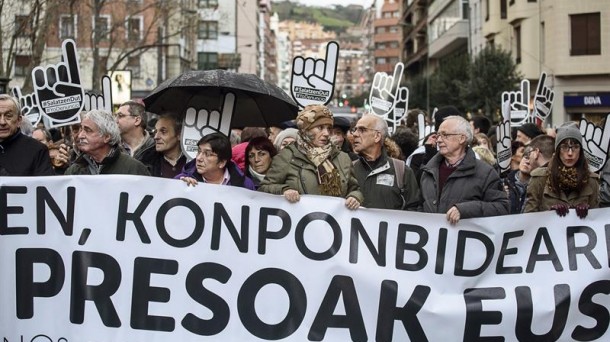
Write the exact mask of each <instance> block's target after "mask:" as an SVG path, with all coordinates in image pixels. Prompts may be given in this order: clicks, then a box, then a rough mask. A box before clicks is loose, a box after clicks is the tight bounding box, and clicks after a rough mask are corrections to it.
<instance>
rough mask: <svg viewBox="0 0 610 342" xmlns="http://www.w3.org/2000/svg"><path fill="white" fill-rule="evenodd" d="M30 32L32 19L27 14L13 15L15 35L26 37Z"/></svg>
mask: <svg viewBox="0 0 610 342" xmlns="http://www.w3.org/2000/svg"><path fill="white" fill-rule="evenodd" d="M30 34H32V20H30V17H29V16H27V15H16V16H15V36H17V37H27V36H29V35H30Z"/></svg>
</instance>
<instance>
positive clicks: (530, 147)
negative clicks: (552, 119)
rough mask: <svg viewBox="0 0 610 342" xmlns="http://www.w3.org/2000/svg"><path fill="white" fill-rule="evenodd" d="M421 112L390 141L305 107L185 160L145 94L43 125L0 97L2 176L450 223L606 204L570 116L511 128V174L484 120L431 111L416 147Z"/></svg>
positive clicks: (380, 127)
mask: <svg viewBox="0 0 610 342" xmlns="http://www.w3.org/2000/svg"><path fill="white" fill-rule="evenodd" d="M419 112H421V111H419V110H413V111H410V113H409V115H407V117H406V120H404V122H403V124H402V125H400V126H398V127H396V128H395V129H394V132H393V134H392V135H391V136H390V134H389V128H388V124H387V123H386V121H385V120H384V119H383V118H381V117H378V116H376V115H373V114H364V115H363V116H362V117H360V118H359V119H358V120H354V121H353V122H350V121H349V120H347V119H346V118H343V117H335V116H334V115H333V113H332V112H331V111H330V110H329V108H328V107H326V106H324V105H309V106H306V107H305V108H303V109H302V110H301V111H300V112H299V113H298V115H297V117H296V119H295V120H293V121H292V122H287V123H285V124H284V125H282V127H266V128H258V127H245V128H243V129H233V130H232V131H231V134H230V136H226V135H224V134H221V133H214V134H209V135H206V136H204V137H202V138H201V139H200V140H199V141H198V143H197V147H198V150H197V155H196V157H195V158H194V159H192V160H190V161H189V160H187V158H186V156H185V155H184V154H183V153H182V150H181V143H180V140H181V137H180V136H181V129H182V121H181V118H180V116H179V115H178V113H172V112H166V113H157V114H154V115H151V114H150V113H148V112H147V111H146V110H145V107H144V105H143V103H142V102H141V101H127V102H126V103H123V104H121V105H120V106H119V107H118V109H117V110H116V111H115V112H114V113H109V112H105V111H101V110H91V111H88V112H84V113H82V114H81V122H80V123H77V124H73V125H68V126H64V127H61V128H59V129H57V128H53V129H50V130H49V129H47V128H45V127H44V125H41V126H39V127H34V128H32V127H28V122H27V119H25V118H24V117H23V116H22V114H21V107H20V104H19V102H18V101H17V100H16V99H15V98H14V97H11V96H9V95H0V176H51V175H98V174H131V175H140V176H153V177H164V178H174V179H177V180H181V181H182V182H184V183H186V185H187V186H196V185H197V184H198V183H200V182H204V183H211V184H219V185H232V186H238V187H243V188H247V189H250V190H253V191H262V192H267V193H271V194H276V195H280V196H283V197H284V198H285V199H286V200H287V201H289V202H290V203H296V202H298V201H299V199H300V197H301V195H305V194H312V195H322V196H334V197H341V198H343V199H344V203H345V206H346V207H347V208H348V209H350V210H356V209H358V208H360V207H366V208H382V209H392V210H409V211H422V212H427V213H441V214H445V215H446V218H447V221H448V222H450V223H451V224H455V223H457V222H458V221H459V220H460V219H465V218H474V217H486V216H499V215H507V214H518V213H523V212H536V211H546V210H554V211H555V212H556V213H557V214H558V215H560V216H565V215H566V214H567V213H568V212H569V211H570V210H571V209H573V210H575V212H576V214H577V215H578V216H579V217H581V218H584V217H586V216H587V214H588V210H589V209H590V208H597V207H600V206H608V205H610V193H609V192H608V191H610V190H609V188H610V186H609V185H608V180H607V178H609V177H608V174H607V173H606V172H604V171H603V170H602V172H601V175H598V174H596V173H594V172H591V171H590V170H589V166H588V163H587V160H586V158H585V154H584V148H583V141H582V136H581V133H580V130H579V129H578V127H577V125H576V124H575V123H567V124H564V125H562V126H561V127H559V128H558V129H557V130H556V131H554V130H551V131H549V132H547V131H544V130H542V129H540V128H539V127H538V126H536V125H535V124H524V125H522V126H519V127H516V128H514V130H513V136H512V146H511V150H512V151H511V152H512V157H511V163H510V169H511V170H510V172H506V173H504V174H501V173H500V172H499V169H498V167H497V160H496V157H495V151H494V147H495V129H494V127H493V126H492V123H491V122H490V121H489V119H487V118H486V117H485V116H482V115H475V116H473V117H470V118H467V117H466V116H465V115H463V114H462V113H460V111H459V110H457V109H456V108H455V107H452V106H446V107H443V108H440V109H439V110H438V111H437V112H436V113H435V114H434V117H432V118H428V119H429V121H430V122H431V123H432V124H433V125H434V129H433V130H431V133H429V134H428V135H427V136H426V137H425V138H424V139H423V141H421V142H420V141H419V139H418V137H419V132H418V129H419V127H418V125H417V124H415V123H416V122H417V119H415V115H417V114H418V113H419ZM150 116H154V118H153V117H150ZM606 169H608V167H606V168H605V169H604V170H606Z"/></svg>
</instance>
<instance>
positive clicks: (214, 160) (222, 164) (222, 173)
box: [175, 133, 254, 190]
mask: <svg viewBox="0 0 610 342" xmlns="http://www.w3.org/2000/svg"><path fill="white" fill-rule="evenodd" d="M197 149H198V150H197V156H196V157H195V159H193V160H191V161H189V162H188V163H186V165H184V169H183V170H182V173H180V174H179V175H177V176H176V177H175V178H176V179H180V180H181V181H183V182H185V183H186V184H187V185H190V186H195V185H197V183H199V182H204V183H210V184H218V185H232V186H238V187H242V188H247V189H250V190H254V183H253V182H252V180H251V179H250V178H249V177H246V176H245V175H244V174H243V173H242V172H241V170H240V169H239V167H237V165H236V164H235V163H234V162H233V161H232V160H231V142H230V141H229V138H228V137H227V136H226V135H224V134H221V133H212V134H208V135H206V136H204V137H203V138H201V139H200V140H199V141H198V142H197Z"/></svg>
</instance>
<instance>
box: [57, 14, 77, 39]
mask: <svg viewBox="0 0 610 342" xmlns="http://www.w3.org/2000/svg"><path fill="white" fill-rule="evenodd" d="M75 28H76V16H71V15H62V16H61V17H60V18H59V39H62V40H63V39H67V38H76V30H75Z"/></svg>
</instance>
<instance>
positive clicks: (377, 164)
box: [352, 114, 420, 210]
mask: <svg viewBox="0 0 610 342" xmlns="http://www.w3.org/2000/svg"><path fill="white" fill-rule="evenodd" d="M352 135H353V136H354V144H353V146H354V151H355V152H356V153H358V160H357V161H355V162H354V173H355V175H356V178H357V179H358V184H360V191H362V194H363V195H364V202H363V203H362V205H363V206H364V207H367V208H381V209H396V210H417V209H418V206H419V197H420V195H419V185H418V184H417V180H416V179H415V173H413V170H411V168H410V167H408V166H407V165H406V164H405V162H404V161H402V160H398V159H394V158H390V157H389V156H388V153H387V151H386V148H385V144H384V143H385V140H386V138H387V136H388V124H387V123H386V121H385V120H384V119H383V118H381V117H379V116H377V115H374V114H366V115H364V116H363V117H362V118H361V119H360V120H358V122H357V123H356V126H354V128H352Z"/></svg>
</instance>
